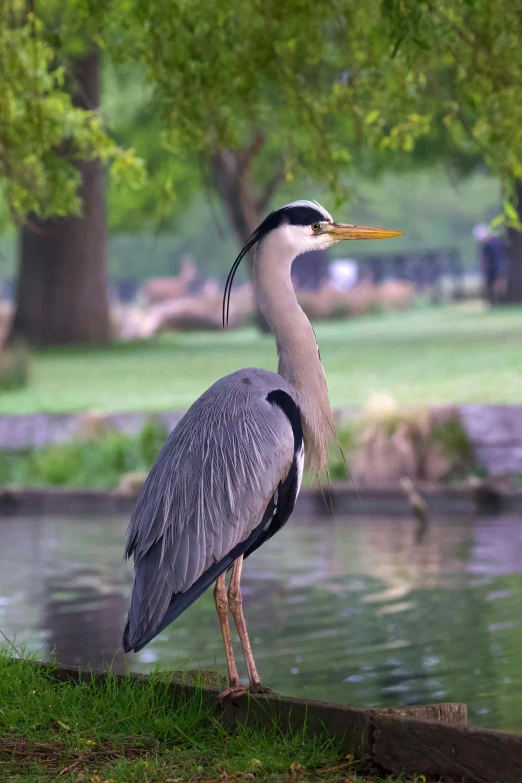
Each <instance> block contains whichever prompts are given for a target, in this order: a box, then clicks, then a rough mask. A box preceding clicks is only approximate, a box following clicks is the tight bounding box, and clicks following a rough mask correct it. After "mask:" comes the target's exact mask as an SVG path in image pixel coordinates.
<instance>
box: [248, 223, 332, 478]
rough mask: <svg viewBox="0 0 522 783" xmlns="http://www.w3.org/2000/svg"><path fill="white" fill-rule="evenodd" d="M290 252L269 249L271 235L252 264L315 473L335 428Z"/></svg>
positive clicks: (321, 465) (309, 463) (323, 463)
mask: <svg viewBox="0 0 522 783" xmlns="http://www.w3.org/2000/svg"><path fill="white" fill-rule="evenodd" d="M294 255H295V253H293V252H292V249H291V247H288V248H286V254H285V248H284V247H283V248H282V247H281V245H280V243H279V244H277V247H274V246H272V243H271V241H270V235H269V236H268V237H266V239H264V240H263V242H262V243H261V244H260V245H259V247H258V250H257V254H256V260H255V264H254V270H253V271H254V287H255V291H256V298H257V303H258V307H259V309H260V310H261V312H262V313H263V315H264V316H265V318H266V320H267V323H268V325H269V326H270V329H271V331H272V332H273V333H274V335H275V338H276V345H277V353H278V357H279V367H278V372H279V374H280V375H281V376H282V377H283V378H284V379H285V380H286V381H288V383H290V384H291V385H292V386H293V388H294V389H295V391H296V396H297V402H298V404H299V408H300V410H301V420H302V425H303V434H304V441H305V460H306V465H307V467H308V468H309V469H310V470H312V471H313V472H314V473H319V472H320V471H321V470H323V469H325V468H327V466H328V447H329V443H330V440H331V439H332V438H333V437H335V426H334V422H333V417H332V411H331V408H330V402H329V399H328V390H327V387H326V378H325V374H324V369H323V365H322V364H321V360H320V358H319V349H318V347H317V343H316V340H315V335H314V331H313V329H312V326H311V324H310V321H309V320H308V318H307V317H306V315H305V314H304V312H303V310H302V309H301V307H300V305H299V303H298V301H297V298H296V295H295V291H294V288H293V285H292V280H291V277H290V269H291V266H292V261H293V259H294Z"/></svg>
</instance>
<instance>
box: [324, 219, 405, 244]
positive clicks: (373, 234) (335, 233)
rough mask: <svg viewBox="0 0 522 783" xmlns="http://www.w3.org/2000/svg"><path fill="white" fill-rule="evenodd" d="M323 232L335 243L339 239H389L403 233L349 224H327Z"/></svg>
mask: <svg viewBox="0 0 522 783" xmlns="http://www.w3.org/2000/svg"><path fill="white" fill-rule="evenodd" d="M325 231H327V232H328V234H330V236H331V237H332V238H333V239H335V240H336V241H340V240H341V239H389V238H390V237H401V236H403V234H404V232H403V231H392V230H391V229H389V228H373V226H352V225H351V224H350V223H329V224H328V225H326V226H325Z"/></svg>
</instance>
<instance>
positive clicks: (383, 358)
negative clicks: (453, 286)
mask: <svg viewBox="0 0 522 783" xmlns="http://www.w3.org/2000/svg"><path fill="white" fill-rule="evenodd" d="M315 328H316V332H317V339H318V342H319V347H320V350H321V356H322V359H323V363H324V366H325V369H326V375H327V379H328V387H329V390H330V397H331V401H332V404H333V405H347V404H351V403H359V404H360V403H365V402H366V401H367V400H368V398H369V397H370V396H371V395H373V394H376V393H387V394H390V395H392V396H393V397H394V398H396V400H397V401H398V402H399V403H401V404H438V403H466V402H483V403H493V402H499V403H500V402H504V403H508V402H511V403H514V402H521V401H522V308H498V309H494V310H490V311H487V310H486V311H480V310H479V309H478V308H477V307H475V306H474V305H473V303H472V304H471V305H470V304H464V305H462V306H456V305H452V306H446V307H439V308H435V307H434V308H419V309H415V310H412V311H409V312H405V313H393V314H382V315H377V316H367V317H366V318H360V319H354V320H347V321H337V322H328V323H318V324H316V325H315ZM252 366H254V367H267V368H269V369H273V370H275V369H276V357H275V346H274V342H273V339H272V338H271V337H267V336H261V335H260V334H258V333H257V332H256V331H254V329H244V330H241V331H237V332H215V333H185V334H178V335H166V336H163V337H159V338H156V339H154V340H152V341H150V342H145V343H130V344H118V345H114V346H112V347H111V348H108V349H105V350H89V349H75V350H72V349H61V350H52V351H46V352H39V353H36V354H35V355H34V356H33V357H32V378H31V383H30V384H29V386H27V387H26V388H23V389H13V390H9V391H4V392H2V394H1V395H0V413H32V412H36V411H55V412H65V411H79V410H91V411H99V412H104V411H131V410H149V411H153V410H162V409H169V408H170V409H184V408H187V407H188V406H189V405H190V404H191V403H192V402H193V401H194V399H195V398H196V397H197V396H198V395H199V394H201V393H202V392H203V391H204V390H205V389H206V388H207V387H208V386H209V385H210V384H211V383H213V382H214V381H215V380H217V379H218V378H220V377H221V376H223V375H225V374H227V373H229V372H232V371H233V370H236V369H239V368H241V367H252Z"/></svg>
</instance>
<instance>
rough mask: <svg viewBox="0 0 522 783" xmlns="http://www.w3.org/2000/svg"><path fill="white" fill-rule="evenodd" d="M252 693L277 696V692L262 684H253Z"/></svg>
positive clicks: (251, 686)
mask: <svg viewBox="0 0 522 783" xmlns="http://www.w3.org/2000/svg"><path fill="white" fill-rule="evenodd" d="M250 693H267V694H272V695H277V694H276V692H275V691H273V690H272V688H269V687H268V685H263V684H262V683H261V682H254V683H252V684H251V685H250Z"/></svg>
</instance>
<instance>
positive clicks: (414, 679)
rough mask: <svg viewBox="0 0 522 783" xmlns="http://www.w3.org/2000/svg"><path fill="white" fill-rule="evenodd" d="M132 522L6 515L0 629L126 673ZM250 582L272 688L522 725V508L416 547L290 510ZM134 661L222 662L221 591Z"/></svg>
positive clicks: (399, 537)
mask: <svg viewBox="0 0 522 783" xmlns="http://www.w3.org/2000/svg"><path fill="white" fill-rule="evenodd" d="M126 523H127V520H126V519H123V518H100V517H95V518H91V519H83V518H78V517H75V518H70V519H68V518H59V517H43V518H39V519H30V518H6V519H2V520H0V629H1V630H2V631H3V632H4V633H5V634H6V635H8V636H9V637H10V638H15V639H16V643H17V644H19V645H21V644H23V643H25V644H26V646H27V648H28V649H29V650H31V651H32V652H35V653H37V654H38V656H39V657H44V656H48V655H49V654H50V653H51V651H52V650H53V649H55V650H56V655H57V658H58V660H59V661H61V662H63V663H69V664H87V663H89V664H91V665H92V666H93V667H99V666H101V665H102V663H104V662H105V663H107V662H111V661H113V662H114V665H115V666H116V667H117V668H121V667H122V666H123V656H122V654H121V651H120V652H118V647H119V644H120V639H121V633H122V629H123V625H124V619H125V613H126V609H127V602H128V596H129V594H130V590H131V584H132V567H131V566H130V565H125V566H124V565H123V564H122V560H121V558H122V548H123V535H124V531H125V527H126ZM243 585H244V587H243V594H244V607H245V614H246V617H247V622H248V625H249V630H250V635H251V639H252V643H253V648H254V654H255V657H256V661H257V664H258V668H259V670H260V673H261V676H262V678H263V681H264V682H265V683H266V684H269V685H270V686H271V687H273V688H274V689H275V690H277V691H279V692H281V693H284V694H286V695H293V696H301V697H305V698H317V699H323V700H331V701H341V702H345V703H350V704H354V705H381V706H392V705H398V704H415V703H428V702H437V701H461V702H466V703H467V704H468V706H469V713H470V715H469V717H470V721H471V722H472V723H474V724H477V725H482V726H489V727H494V728H501V729H506V730H511V731H519V732H522V520H521V519H520V518H515V517H508V516H503V517H496V518H481V519H475V520H472V519H461V520H445V521H442V520H439V521H436V522H434V523H433V524H432V525H431V526H430V527H429V528H428V529H427V531H426V532H425V535H424V538H423V539H422V540H421V541H420V542H419V541H418V538H417V534H416V529H415V523H414V522H413V521H411V520H409V519H404V520H402V519H369V518H359V519H357V518H353V517H350V518H342V517H337V518H328V517H325V518H316V519H308V518H304V517H302V516H301V517H299V516H296V517H295V518H294V519H292V520H291V521H290V522H289V524H288V525H287V526H286V527H285V528H284V529H283V530H282V531H281V532H280V533H278V535H277V536H275V537H274V538H273V539H272V540H271V541H269V542H268V543H267V544H265V545H264V546H263V547H262V548H261V549H260V550H258V552H256V553H255V554H254V555H252V557H251V558H249V560H248V561H247V562H246V564H245V569H244V578H243ZM238 648H239V645H238ZM238 652H239V649H238ZM238 660H241V658H240V656H239V655H238ZM127 661H128V663H129V664H130V666H131V668H132V669H134V670H138V671H147V670H148V669H150V668H151V666H156V665H158V664H159V665H160V666H162V667H169V668H173V669H174V668H180V667H182V666H191V667H192V668H195V665H201V666H202V667H205V668H209V667H215V666H216V665H217V667H218V668H219V670H220V671H221V672H223V673H225V672H226V667H225V661H224V655H223V647H222V643H221V636H220V631H219V626H218V623H217V618H216V616H215V611H214V606H213V601H212V592H211V591H208V592H207V593H206V594H205V595H204V596H203V597H202V598H201V599H200V600H199V601H197V602H196V603H195V604H194V605H193V606H192V607H191V608H190V609H189V610H188V611H187V612H185V614H183V615H182V616H181V617H180V618H179V619H178V620H177V621H176V622H175V623H173V624H172V625H171V626H170V627H169V628H167V629H166V630H165V631H164V632H163V633H162V634H161V635H160V636H158V637H157V638H156V639H155V640H154V641H153V642H151V644H150V645H149V646H148V647H146V648H145V650H143V651H142V652H141V653H139V654H138V655H129V656H127ZM241 668H242V673H244V667H241Z"/></svg>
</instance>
